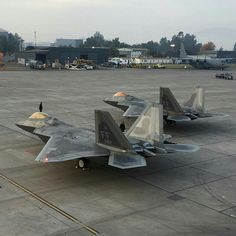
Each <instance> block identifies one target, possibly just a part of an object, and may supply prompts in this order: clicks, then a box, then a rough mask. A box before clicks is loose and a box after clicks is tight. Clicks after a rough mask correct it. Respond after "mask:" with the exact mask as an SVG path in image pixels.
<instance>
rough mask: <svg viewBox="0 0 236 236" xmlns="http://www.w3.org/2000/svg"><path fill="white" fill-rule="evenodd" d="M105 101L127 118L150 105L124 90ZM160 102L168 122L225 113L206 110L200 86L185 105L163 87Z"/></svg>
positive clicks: (136, 114)
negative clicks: (118, 109) (121, 111)
mask: <svg viewBox="0 0 236 236" xmlns="http://www.w3.org/2000/svg"><path fill="white" fill-rule="evenodd" d="M103 101H104V102H106V103H108V104H110V105H112V106H114V107H118V108H120V109H121V110H123V111H124V114H123V116H124V117H127V118H129V117H133V118H135V117H138V116H139V115H140V113H141V112H142V111H143V110H144V109H145V108H146V107H147V106H148V102H146V101H144V100H142V99H139V98H136V97H134V96H131V95H128V94H125V93H123V92H118V93H116V94H114V95H113V96H112V98H106V99H104V100H103ZM160 104H162V105H163V117H164V120H165V121H167V123H174V122H178V121H189V120H195V119H197V118H207V117H213V116H222V115H223V114H214V113H209V112H206V109H205V102H204V89H203V88H199V87H197V88H196V92H195V93H193V94H192V95H191V97H190V99H189V100H188V101H187V102H185V103H184V105H183V106H180V104H179V103H178V101H177V100H176V98H175V97H174V95H173V94H172V92H171V91H170V89H169V88H162V87H161V88H160Z"/></svg>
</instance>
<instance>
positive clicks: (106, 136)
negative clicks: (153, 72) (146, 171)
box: [16, 103, 199, 169]
mask: <svg viewBox="0 0 236 236" xmlns="http://www.w3.org/2000/svg"><path fill="white" fill-rule="evenodd" d="M162 112H163V110H162V106H161V105H159V104H156V103H152V104H150V105H149V106H147V107H146V108H145V109H144V111H143V112H142V113H141V115H140V116H139V117H138V119H137V120H136V121H135V122H134V124H133V125H132V126H131V127H130V129H129V130H128V131H127V132H126V133H122V132H121V130H120V128H119V127H118V125H117V124H116V123H115V121H114V120H113V118H112V117H111V115H110V114H109V113H108V112H105V111H100V110H95V131H93V130H90V129H85V128H76V127H73V126H72V125H69V124H66V123H64V122H62V121H60V120H58V119H56V118H53V117H51V116H49V115H47V114H46V113H43V112H36V113H34V114H32V115H31V116H30V117H29V118H28V119H26V120H24V121H21V122H19V123H17V124H16V125H17V126H18V127H20V128H21V129H23V130H25V131H28V132H30V133H32V134H35V135H37V136H38V137H39V138H40V139H41V140H42V141H43V142H45V143H46V145H45V146H44V148H43V149H42V150H41V152H40V153H39V154H38V156H37V158H36V161H41V162H62V161H68V160H78V165H79V167H81V168H86V167H87V165H88V159H87V158H94V157H98V156H104V157H109V161H108V165H111V166H114V167H117V168H121V169H128V168H134V167H141V166H146V159H145V157H151V156H153V157H156V156H158V154H165V153H172V152H194V151H197V150H198V149H199V147H198V146H195V145H187V144H174V143H170V142H168V141H167V139H168V138H170V136H167V135H164V134H163V114H162Z"/></svg>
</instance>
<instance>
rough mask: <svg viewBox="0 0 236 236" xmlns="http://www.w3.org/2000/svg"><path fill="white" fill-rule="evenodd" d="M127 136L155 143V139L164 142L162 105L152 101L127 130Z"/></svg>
mask: <svg viewBox="0 0 236 236" xmlns="http://www.w3.org/2000/svg"><path fill="white" fill-rule="evenodd" d="M126 136H127V137H131V138H136V139H139V140H143V141H147V142H150V143H153V142H154V141H157V142H163V139H164V136H163V108H162V105H161V104H157V103H152V104H150V105H149V106H147V107H146V108H145V110H144V111H143V112H142V113H141V114H140V116H139V117H138V118H137V120H136V121H135V122H134V123H133V125H132V126H131V127H130V128H129V130H128V131H127V132H126Z"/></svg>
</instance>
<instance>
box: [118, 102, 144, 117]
mask: <svg viewBox="0 0 236 236" xmlns="http://www.w3.org/2000/svg"><path fill="white" fill-rule="evenodd" d="M144 108H145V107H143V106H137V105H131V106H129V108H128V109H127V110H126V111H125V112H124V114H123V116H124V117H138V116H139V115H140V114H141V113H142V111H143V110H144Z"/></svg>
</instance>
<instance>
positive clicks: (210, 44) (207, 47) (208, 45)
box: [201, 42, 216, 52]
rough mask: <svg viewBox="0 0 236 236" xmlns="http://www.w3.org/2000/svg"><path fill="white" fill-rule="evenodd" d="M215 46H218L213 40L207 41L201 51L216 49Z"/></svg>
mask: <svg viewBox="0 0 236 236" xmlns="http://www.w3.org/2000/svg"><path fill="white" fill-rule="evenodd" d="M215 48H216V46H215V44H214V43H213V42H207V43H205V44H203V45H202V47H201V52H204V51H214V50H215Z"/></svg>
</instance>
